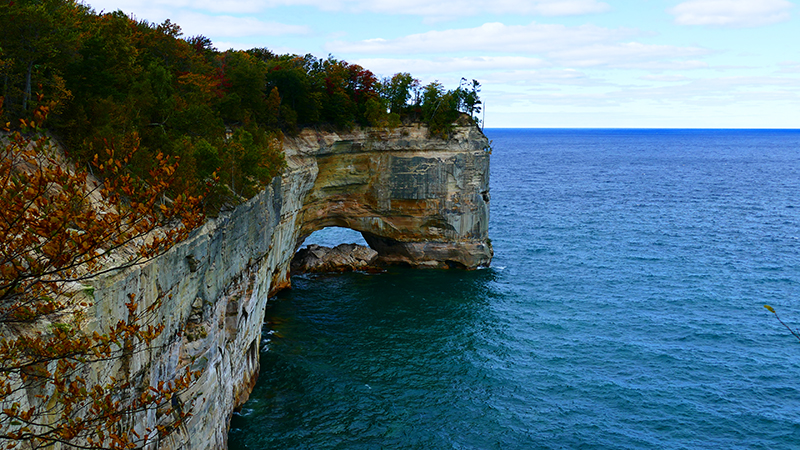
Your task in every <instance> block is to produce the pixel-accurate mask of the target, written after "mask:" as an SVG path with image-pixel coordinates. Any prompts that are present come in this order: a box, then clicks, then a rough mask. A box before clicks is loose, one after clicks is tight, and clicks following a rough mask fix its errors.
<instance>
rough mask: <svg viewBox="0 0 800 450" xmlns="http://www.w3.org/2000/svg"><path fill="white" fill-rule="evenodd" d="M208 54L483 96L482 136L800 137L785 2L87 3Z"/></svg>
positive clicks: (797, 45)
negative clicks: (509, 131)
mask: <svg viewBox="0 0 800 450" xmlns="http://www.w3.org/2000/svg"><path fill="white" fill-rule="evenodd" d="M88 3H89V4H90V5H91V6H92V7H93V8H94V9H95V10H97V11H101V10H105V11H113V10H116V9H121V10H122V11H124V12H126V13H128V14H133V15H135V16H136V18H137V19H145V20H148V21H150V22H159V23H160V22H162V21H163V20H164V19H167V18H169V19H171V20H172V21H173V22H176V23H178V24H179V25H180V26H181V27H182V29H183V31H184V34H185V35H186V36H193V35H197V34H202V35H204V36H207V37H209V38H211V39H212V40H213V42H214V44H215V46H216V47H217V48H218V49H220V50H225V49H228V48H235V49H246V48H251V47H267V48H269V49H271V50H273V51H275V52H279V53H298V54H306V53H311V54H314V55H316V56H320V57H326V56H327V55H329V54H331V55H333V56H334V57H336V58H338V59H344V60H346V61H348V62H352V63H357V64H360V65H362V66H364V67H365V68H368V69H370V70H372V71H373V72H374V73H375V74H376V75H378V76H381V77H383V76H391V75H392V74H394V73H397V72H411V74H412V75H414V76H415V77H416V78H419V79H420V80H421V81H422V82H423V84H425V83H428V82H430V81H433V80H438V81H440V82H442V83H444V84H445V86H446V87H449V88H454V87H456V86H457V85H458V81H459V80H460V78H461V77H465V78H467V79H477V80H478V81H479V82H481V84H482V86H483V90H482V92H481V97H482V99H483V100H484V102H485V106H486V126H487V127H616V128H627V127H647V128H800V19H798V16H800V8H798V4H797V3H798V2H794V1H788V0H605V1H600V0H527V1H523V0H493V1H483V0H442V1H438V2H432V1H430V0H93V1H89V2H88Z"/></svg>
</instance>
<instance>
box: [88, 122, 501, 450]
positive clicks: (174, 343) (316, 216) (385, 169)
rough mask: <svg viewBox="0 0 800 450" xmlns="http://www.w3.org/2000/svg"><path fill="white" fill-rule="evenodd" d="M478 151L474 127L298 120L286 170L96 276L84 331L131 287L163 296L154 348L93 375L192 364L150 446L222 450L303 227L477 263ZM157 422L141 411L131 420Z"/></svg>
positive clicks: (399, 251) (484, 192)
mask: <svg viewBox="0 0 800 450" xmlns="http://www.w3.org/2000/svg"><path fill="white" fill-rule="evenodd" d="M487 147H488V141H487V139H486V137H485V136H483V134H482V133H481V132H480V131H479V130H478V129H477V127H459V128H458V129H457V130H456V133H455V136H454V138H453V139H452V140H449V141H446V142H445V141H441V140H431V139H428V138H427V130H426V129H425V128H419V127H402V128H398V129H395V130H393V131H391V132H389V131H376V130H361V131H355V132H352V133H346V134H335V133H320V132H316V131H311V130H306V131H304V132H302V133H301V134H300V135H299V136H298V137H296V138H292V139H287V141H286V142H285V150H286V154H287V162H288V168H287V170H286V172H285V174H284V175H283V176H282V177H280V178H276V179H275V180H274V181H273V183H272V184H271V185H270V186H268V187H267V188H266V189H265V190H264V191H262V192H261V193H260V194H259V195H257V196H256V197H254V198H253V199H251V200H249V201H248V202H246V203H244V204H242V205H240V206H239V207H237V208H236V209H235V210H234V211H232V212H230V213H228V214H226V215H224V216H221V217H219V218H217V219H213V220H209V221H208V222H207V223H206V224H205V225H204V226H203V227H202V228H201V229H199V230H197V231H195V232H194V233H193V234H192V236H191V237H190V238H189V239H187V240H186V241H184V242H182V243H180V244H179V245H177V246H175V247H174V248H173V249H171V250H170V251H169V252H168V253H167V254H165V255H162V256H161V257H159V258H157V259H156V260H154V261H151V262H150V263H148V264H144V265H142V266H139V267H136V268H132V269H129V270H126V271H124V272H122V273H118V274H115V275H113V276H108V277H106V278H105V279H103V280H101V281H98V282H97V283H95V286H94V287H95V289H94V300H95V307H94V310H93V311H91V312H90V314H89V316H90V320H89V322H90V324H89V327H90V328H95V329H98V330H100V329H103V328H104V327H106V326H108V325H110V324H112V323H116V321H117V320H119V319H120V318H124V317H126V311H125V306H124V303H125V301H126V300H127V296H128V294H130V293H134V294H136V295H137V298H138V299H139V303H140V305H141V306H140V307H141V308H144V307H146V306H147V305H149V304H151V303H152V302H155V301H156V299H159V298H160V299H162V301H163V306H162V307H161V308H160V309H159V310H158V315H159V316H158V317H156V318H155V319H156V320H159V321H161V322H163V323H164V324H165V325H166V329H165V331H164V332H163V334H162V335H161V337H160V338H159V340H158V341H157V342H156V346H155V347H154V348H153V349H151V350H148V351H145V352H142V353H138V354H136V355H135V356H134V358H133V359H132V360H131V362H130V364H129V365H128V366H127V367H125V368H122V367H119V366H114V365H108V366H106V367H104V368H103V370H104V371H106V372H108V373H114V374H116V376H117V377H118V378H120V377H125V376H127V377H131V378H132V379H134V380H136V381H137V382H138V383H139V384H140V385H142V386H145V385H148V384H149V385H155V384H156V383H157V382H158V381H161V380H170V379H172V378H174V376H175V375H176V374H178V373H180V372H181V371H183V370H185V368H186V367H187V366H191V367H192V368H194V369H197V370H201V371H202V375H201V376H200V378H199V380H198V381H197V382H196V383H195V384H194V385H193V386H192V388H191V389H190V390H188V391H187V392H184V393H183V394H182V395H181V399H180V404H181V407H182V408H183V409H184V410H187V411H191V413H192V417H191V419H190V420H189V421H188V422H187V423H186V424H185V425H184V426H182V427H181V428H180V429H179V430H177V431H176V432H175V433H173V434H172V435H171V436H170V437H169V438H168V439H167V440H165V441H163V442H159V443H158V444H157V448H164V449H223V448H226V446H227V433H228V425H229V420H230V417H231V414H232V412H233V411H234V409H235V408H236V407H238V406H240V405H241V404H243V403H244V402H245V401H246V400H247V398H248V396H249V394H250V391H251V390H252V388H253V386H254V384H255V382H256V380H257V378H258V372H259V361H258V355H259V346H260V341H261V326H262V322H263V316H264V309H265V306H266V303H267V299H268V297H269V296H270V294H271V293H273V292H275V291H276V290H278V289H280V288H283V287H287V286H289V283H290V280H289V264H290V261H291V259H292V256H293V255H294V253H295V251H296V250H297V247H298V246H299V245H300V244H301V243H302V241H303V240H304V239H305V237H307V236H308V235H310V234H311V233H312V232H313V231H316V230H318V229H321V228H324V227H326V226H343V227H349V228H353V229H355V230H359V231H362V232H363V233H364V235H365V237H366V238H367V241H368V242H369V243H370V245H371V246H373V248H374V249H375V250H377V251H378V253H379V254H380V258H383V260H384V261H385V262H388V263H403V264H408V265H412V266H419V267H449V266H457V267H466V268H476V267H479V266H485V265H488V264H489V262H490V260H491V257H492V250H491V245H490V244H489V241H488V236H487V231H488V219H489V207H488V201H489V194H488V175H489V155H488V153H487V152H486V150H485V149H486V148H487ZM120 372H124V374H122V375H121V374H120ZM156 420H157V418H156V416H155V412H152V413H149V414H148V415H147V416H146V417H145V416H142V417H139V418H137V420H136V423H135V424H134V425H135V426H136V427H137V428H138V429H139V430H143V429H144V428H145V427H152V426H153V424H154V423H155V422H156Z"/></svg>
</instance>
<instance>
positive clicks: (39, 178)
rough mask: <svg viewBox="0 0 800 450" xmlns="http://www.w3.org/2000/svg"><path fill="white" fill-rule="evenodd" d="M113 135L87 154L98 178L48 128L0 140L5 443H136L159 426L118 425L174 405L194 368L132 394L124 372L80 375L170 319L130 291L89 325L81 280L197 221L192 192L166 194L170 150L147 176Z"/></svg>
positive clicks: (0, 419) (134, 258) (131, 148)
mask: <svg viewBox="0 0 800 450" xmlns="http://www.w3.org/2000/svg"><path fill="white" fill-rule="evenodd" d="M40 103H41V102H40ZM48 112H49V108H48V107H47V106H40V107H39V109H37V110H36V112H35V113H34V114H33V119H32V120H29V121H25V122H23V123H22V125H23V127H24V129H25V130H26V131H30V132H33V131H34V128H35V127H38V126H40V124H41V123H42V122H43V121H44V120H45V118H46V117H47V114H48ZM116 145H119V147H116V146H115V145H108V146H106V148H105V149H104V150H105V151H103V152H100V153H99V154H98V155H96V156H95V157H94V159H93V161H92V167H94V168H95V169H96V171H95V175H97V176H98V177H99V183H97V182H95V181H94V180H93V177H90V176H89V175H88V174H87V172H86V171H84V170H82V169H80V168H75V167H73V166H71V165H70V164H69V163H68V162H66V161H65V160H64V158H63V156H61V155H59V154H58V152H56V151H55V150H54V149H53V147H52V146H51V144H50V143H49V142H48V140H47V139H46V138H43V137H41V138H39V137H36V138H33V137H29V136H28V135H25V134H22V133H20V132H17V133H14V134H11V135H9V136H8V138H7V139H6V140H5V141H3V143H2V144H0V189H2V190H0V242H2V245H0V324H2V325H5V327H4V330H21V331H19V332H18V333H17V334H9V335H2V336H0V404H2V405H3V406H4V408H3V410H0V436H2V438H3V439H4V441H5V440H6V439H9V440H10V443H9V445H10V447H9V448H13V447H14V446H15V445H16V442H14V440H17V441H24V442H27V443H30V444H31V446H32V447H34V448H38V447H48V446H50V445H52V444H53V443H56V442H67V443H73V442H79V443H82V444H84V443H88V444H89V446H90V447H93V448H113V449H122V448H140V447H142V446H144V445H145V444H147V443H148V442H149V441H152V439H153V438H155V437H156V435H158V434H159V433H160V432H156V431H153V432H152V433H148V434H147V435H143V436H140V435H139V434H137V433H134V432H132V431H129V430H128V429H127V428H126V427H124V426H122V424H123V423H130V422H131V421H132V420H133V421H135V420H136V418H137V417H138V416H137V415H138V414H145V413H146V411H148V410H154V409H158V408H163V407H164V406H165V405H169V404H170V402H171V399H172V398H174V397H175V396H176V395H177V394H178V393H179V392H181V391H182V390H185V389H186V388H187V387H188V386H189V384H190V383H191V382H192V381H193V380H194V379H196V378H197V374H196V373H194V372H190V371H189V370H188V368H187V369H186V374H185V375H181V376H180V377H178V380H173V381H172V382H167V383H163V384H162V383H159V384H158V385H157V386H154V389H155V392H153V390H151V389H146V390H145V392H146V395H145V396H144V397H141V398H140V397H139V396H138V395H136V396H134V397H133V398H131V397H130V395H129V391H130V390H131V389H133V388H132V387H131V383H130V381H129V380H115V379H114V378H111V379H110V380H109V379H99V380H98V379H96V378H95V376H96V374H95V375H92V376H87V374H92V373H93V370H94V369H95V368H96V367H105V366H109V367H116V366H123V365H125V364H127V363H128V362H127V361H129V359H130V357H131V356H132V355H134V354H135V353H136V352H142V351H147V350H148V349H149V348H150V346H151V345H153V343H154V342H155V341H156V339H157V338H158V337H159V336H160V335H161V334H162V332H163V331H164V329H165V328H164V325H163V324H160V323H154V320H153V317H154V316H155V314H156V308H157V306H158V305H160V302H155V303H153V304H150V305H148V306H147V307H146V308H144V310H143V311H142V310H140V308H143V306H140V304H139V303H140V301H137V298H136V297H135V295H133V294H131V296H130V297H129V301H128V302H126V304H125V307H126V309H127V312H128V317H127V320H120V321H119V322H118V323H117V324H116V325H114V326H111V327H110V328H108V329H107V330H103V331H99V330H98V331H94V332H92V333H91V334H88V333H86V332H84V331H82V330H81V323H80V320H78V319H77V318H76V317H77V315H76V314H75V313H76V312H79V311H80V310H81V308H82V307H86V306H87V305H88V301H89V300H88V299H89V298H90V297H89V296H86V295H83V294H80V295H78V294H76V289H78V290H80V286H81V285H82V284H83V283H85V282H86V280H89V279H92V278H93V277H96V276H97V275H98V274H99V273H103V272H108V271H114V270H122V269H124V268H126V267H128V266H129V265H131V264H135V263H137V262H139V261H141V258H143V257H147V258H149V257H153V256H156V255H158V254H160V253H163V252H164V251H166V250H167V249H168V248H169V247H170V246H172V245H174V244H175V243H176V242H179V241H180V240H181V239H183V238H184V237H185V236H187V235H188V233H189V232H190V231H191V230H192V229H193V228H194V227H197V226H199V225H200V224H201V223H202V221H203V219H204V218H203V214H202V211H201V208H200V206H201V205H200V199H199V198H198V197H191V196H178V197H177V198H176V199H169V198H168V197H167V195H166V194H167V192H168V190H169V189H170V187H171V186H172V185H173V182H174V181H175V174H176V173H177V162H178V160H177V158H170V157H168V156H165V155H164V154H161V153H160V154H158V155H156V159H155V161H156V163H155V165H154V167H153V169H152V171H151V173H150V175H151V177H152V178H151V179H149V180H147V181H145V180H142V179H140V178H139V177H137V176H136V175H135V174H134V173H132V172H131V171H130V170H129V167H128V165H129V161H130V158H131V157H132V155H134V154H135V153H136V151H137V150H138V137H137V136H136V135H135V134H132V135H130V136H129V137H128V139H127V140H124V141H123V142H121V143H118V144H116ZM123 250H124V251H123ZM109 254H112V255H113V254H116V255H117V257H116V259H112V258H106V256H105V255H109ZM126 255H129V256H126ZM111 261H113V264H112V263H110V262H111ZM87 364H95V365H97V366H87ZM87 367H92V369H93V370H89V369H87ZM23 389H35V391H32V392H36V393H35V395H32V396H29V398H30V399H34V400H31V406H30V407H28V406H25V407H24V408H23V406H22V405H20V404H18V403H13V402H12V401H11V400H12V399H13V398H15V397H14V395H16V393H19V392H22V390H23ZM9 403H11V406H9ZM123 419H126V420H125V421H123ZM184 419H185V415H181V414H178V415H171V416H168V417H165V418H163V420H162V422H161V424H162V425H159V426H163V428H162V429H163V430H168V429H173V428H174V426H175V425H176V423H180V421H182V420H184Z"/></svg>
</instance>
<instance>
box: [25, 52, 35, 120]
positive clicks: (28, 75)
mask: <svg viewBox="0 0 800 450" xmlns="http://www.w3.org/2000/svg"><path fill="white" fill-rule="evenodd" d="M32 73H33V61H29V62H28V72H27V73H26V74H25V92H24V93H23V94H22V113H23V114H25V113H26V112H27V111H28V100H29V99H30V98H31V74H32Z"/></svg>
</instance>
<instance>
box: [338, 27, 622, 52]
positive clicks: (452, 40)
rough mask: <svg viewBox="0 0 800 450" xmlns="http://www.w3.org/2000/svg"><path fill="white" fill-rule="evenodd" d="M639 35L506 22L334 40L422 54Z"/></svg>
mask: <svg viewBox="0 0 800 450" xmlns="http://www.w3.org/2000/svg"><path fill="white" fill-rule="evenodd" d="M632 34H636V32H635V31H634V30H627V29H617V30H612V29H609V28H602V27H597V26H594V25H581V26H578V27H568V26H566V25H560V24H538V23H535V22H534V23H531V24H529V25H504V24H502V23H498V22H494V23H486V24H483V25H481V26H479V27H476V28H462V29H453V30H445V31H429V32H427V33H421V34H412V35H409V36H405V37H401V38H398V39H391V40H386V39H370V40H365V41H360V42H343V41H334V42H331V43H329V44H328V49H329V50H331V51H334V52H348V53H366V54H420V53H451V52H467V51H469V52H476V51H485V52H492V53H496V52H498V51H500V52H524V53H541V52H548V51H554V50H559V49H568V48H572V47H575V46H583V45H588V44H592V43H596V42H609V41H615V40H619V39H621V38H624V37H627V36H630V35H632Z"/></svg>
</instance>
